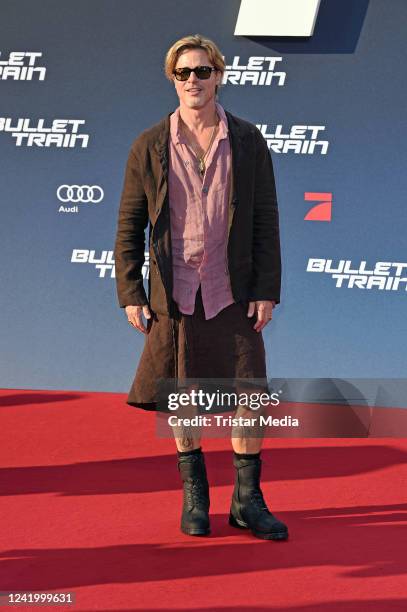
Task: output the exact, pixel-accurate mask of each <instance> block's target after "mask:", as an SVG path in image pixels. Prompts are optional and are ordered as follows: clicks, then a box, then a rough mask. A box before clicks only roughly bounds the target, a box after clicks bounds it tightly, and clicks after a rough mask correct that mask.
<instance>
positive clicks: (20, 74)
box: [0, 51, 47, 81]
mask: <svg viewBox="0 0 407 612" xmlns="http://www.w3.org/2000/svg"><path fill="white" fill-rule="evenodd" d="M39 57H42V53H41V52H39V51H10V53H9V55H8V57H7V58H6V59H3V56H2V52H1V51H0V81H7V80H10V81H33V80H37V81H44V80H45V75H46V73H47V69H46V68H45V66H36V64H37V60H38V58H39Z"/></svg>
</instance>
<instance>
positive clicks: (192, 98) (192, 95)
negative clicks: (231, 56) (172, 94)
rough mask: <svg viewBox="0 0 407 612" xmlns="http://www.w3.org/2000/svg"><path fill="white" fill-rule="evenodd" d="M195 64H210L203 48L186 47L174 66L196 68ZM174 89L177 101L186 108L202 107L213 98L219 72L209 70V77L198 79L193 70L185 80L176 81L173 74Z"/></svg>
mask: <svg viewBox="0 0 407 612" xmlns="http://www.w3.org/2000/svg"><path fill="white" fill-rule="evenodd" d="M197 66H212V67H213V64H212V62H210V61H209V57H208V54H207V52H206V51H205V50H204V49H188V50H186V51H184V52H183V53H181V55H180V56H179V58H178V61H177V63H176V65H175V68H196V67H197ZM173 80H174V83H175V89H176V91H177V94H178V97H179V101H180V103H181V104H184V105H185V106H187V107H188V108H196V109H199V108H202V107H204V106H205V105H206V104H207V103H208V102H209V101H210V100H212V98H215V87H216V85H219V84H220V82H221V80H222V74H221V73H220V72H211V76H210V78H209V79H198V77H197V76H196V74H195V72H191V74H190V75H189V79H188V80H187V81H177V79H176V78H175V76H173Z"/></svg>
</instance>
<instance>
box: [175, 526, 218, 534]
mask: <svg viewBox="0 0 407 612" xmlns="http://www.w3.org/2000/svg"><path fill="white" fill-rule="evenodd" d="M181 531H182V533H185V534H186V535H192V536H204V535H208V534H210V532H211V530H210V529H184V528H183V527H181Z"/></svg>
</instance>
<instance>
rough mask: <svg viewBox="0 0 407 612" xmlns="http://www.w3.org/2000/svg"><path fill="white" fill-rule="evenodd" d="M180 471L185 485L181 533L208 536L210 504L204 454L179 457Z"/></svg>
mask: <svg viewBox="0 0 407 612" xmlns="http://www.w3.org/2000/svg"><path fill="white" fill-rule="evenodd" d="M178 470H179V472H180V474H181V478H182V480H183V483H184V502H183V507H182V516H181V531H182V532H183V533H186V534H187V535H207V534H208V533H210V527H209V515H208V513H209V505H210V502H209V484H208V479H207V476H206V466H205V459H204V455H203V453H199V454H194V455H185V456H181V457H178Z"/></svg>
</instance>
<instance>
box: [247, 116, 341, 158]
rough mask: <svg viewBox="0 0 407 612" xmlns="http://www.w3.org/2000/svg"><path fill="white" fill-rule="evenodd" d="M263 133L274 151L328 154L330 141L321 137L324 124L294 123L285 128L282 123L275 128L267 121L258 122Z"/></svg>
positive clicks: (257, 124)
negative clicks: (266, 122)
mask: <svg viewBox="0 0 407 612" xmlns="http://www.w3.org/2000/svg"><path fill="white" fill-rule="evenodd" d="M256 126H257V127H258V129H259V130H260V132H261V133H262V134H263V137H264V138H265V140H266V142H267V145H268V148H269V149H270V150H272V151H274V153H291V152H292V153H295V154H297V155H313V154H314V153H318V152H319V153H320V154H321V155H326V153H327V151H328V147H329V141H328V140H325V139H323V138H321V135H320V132H322V131H323V130H325V126H324V125H292V126H291V127H289V128H288V129H284V127H283V125H282V124H277V125H276V126H275V128H273V126H269V125H267V124H265V123H256Z"/></svg>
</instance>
